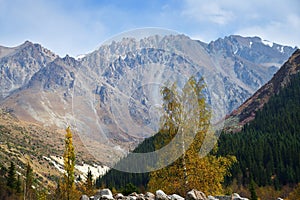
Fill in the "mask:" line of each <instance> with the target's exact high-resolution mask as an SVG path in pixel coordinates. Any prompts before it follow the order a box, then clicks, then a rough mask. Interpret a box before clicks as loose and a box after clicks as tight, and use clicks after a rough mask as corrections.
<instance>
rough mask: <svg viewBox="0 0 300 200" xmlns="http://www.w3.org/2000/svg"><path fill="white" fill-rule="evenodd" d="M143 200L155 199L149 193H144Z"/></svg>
mask: <svg viewBox="0 0 300 200" xmlns="http://www.w3.org/2000/svg"><path fill="white" fill-rule="evenodd" d="M144 198H145V199H146V200H154V199H155V195H154V194H153V193H151V192H146V194H145V195H144Z"/></svg>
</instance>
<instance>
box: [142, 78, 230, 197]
mask: <svg viewBox="0 0 300 200" xmlns="http://www.w3.org/2000/svg"><path fill="white" fill-rule="evenodd" d="M204 88H205V85H204V83H203V80H202V79H200V80H197V79H196V78H194V77H191V78H190V79H189V80H188V81H187V83H186V84H185V86H184V87H183V89H182V92H181V93H179V92H178V91H177V90H178V88H177V86H176V84H173V85H172V86H171V87H170V88H167V87H164V88H162V90H161V93H162V97H163V109H164V115H163V116H162V126H161V129H160V131H159V133H158V134H159V136H157V137H156V140H155V142H154V143H155V149H156V150H157V149H160V148H162V147H163V146H165V145H167V144H168V145H170V144H171V141H172V139H174V137H177V138H179V140H177V142H175V143H173V144H172V145H173V146H172V147H171V148H170V149H171V151H170V152H165V155H162V157H161V158H160V160H159V161H158V162H163V161H164V160H167V159H168V158H170V156H172V154H173V152H174V151H178V149H181V151H182V152H181V156H180V157H179V158H178V159H177V160H176V161H175V162H173V163H172V164H170V165H168V166H167V167H164V168H162V169H159V170H157V171H154V172H151V173H150V180H149V183H148V188H149V189H150V190H152V191H155V190H157V189H162V190H163V191H165V192H166V193H169V194H171V193H177V194H181V195H185V194H186V192H187V191H188V190H191V189H198V190H201V191H203V192H205V193H206V194H212V193H221V192H222V182H223V181H224V176H225V175H228V174H229V168H230V167H231V165H232V164H233V162H235V158H234V157H230V156H228V157H221V156H220V157H216V156H213V155H208V156H206V157H203V158H201V157H200V156H199V151H200V148H201V146H202V143H203V141H204V138H205V137H206V135H209V136H210V137H211V139H213V137H214V134H213V132H212V131H211V130H210V117H211V112H210V108H209V106H208V105H207V102H206V100H205V97H204V94H203V90H204ZM173 150H174V151H173Z"/></svg>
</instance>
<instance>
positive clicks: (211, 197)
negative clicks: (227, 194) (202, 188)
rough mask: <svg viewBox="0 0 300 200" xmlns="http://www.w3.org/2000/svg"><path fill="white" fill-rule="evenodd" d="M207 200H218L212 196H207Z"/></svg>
mask: <svg viewBox="0 0 300 200" xmlns="http://www.w3.org/2000/svg"><path fill="white" fill-rule="evenodd" d="M207 199H208V200H220V199H218V198H216V197H214V196H211V195H209V196H207ZM229 200H230V199H229Z"/></svg>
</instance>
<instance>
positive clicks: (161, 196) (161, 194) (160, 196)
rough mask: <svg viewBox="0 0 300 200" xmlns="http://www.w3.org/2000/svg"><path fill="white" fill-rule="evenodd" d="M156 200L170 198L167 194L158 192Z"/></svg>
mask: <svg viewBox="0 0 300 200" xmlns="http://www.w3.org/2000/svg"><path fill="white" fill-rule="evenodd" d="M155 200H169V197H168V195H166V193H164V191H162V190H157V191H156V192H155Z"/></svg>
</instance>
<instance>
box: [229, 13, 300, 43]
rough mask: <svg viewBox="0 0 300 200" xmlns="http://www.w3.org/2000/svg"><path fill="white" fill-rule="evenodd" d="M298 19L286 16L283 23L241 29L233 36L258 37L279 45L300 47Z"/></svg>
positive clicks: (270, 23) (299, 23)
mask: <svg viewBox="0 0 300 200" xmlns="http://www.w3.org/2000/svg"><path fill="white" fill-rule="evenodd" d="M299 33H300V17H299V16H297V15H294V14H291V15H288V14H287V17H286V19H284V20H283V21H281V22H280V21H270V22H269V23H268V24H265V25H256V26H250V27H245V28H241V29H239V30H237V31H236V33H235V34H239V35H243V36H260V37H262V38H264V39H266V40H269V41H272V42H276V43H279V44H284V45H290V46H293V47H294V46H298V47H299V46H300V37H299Z"/></svg>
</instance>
